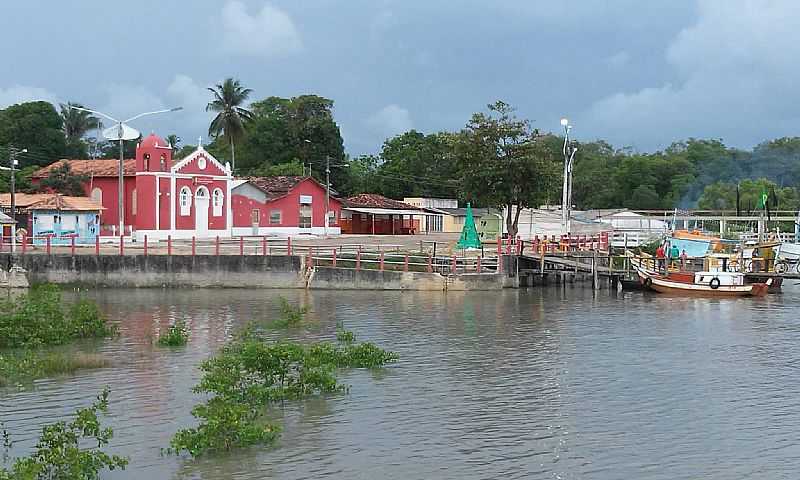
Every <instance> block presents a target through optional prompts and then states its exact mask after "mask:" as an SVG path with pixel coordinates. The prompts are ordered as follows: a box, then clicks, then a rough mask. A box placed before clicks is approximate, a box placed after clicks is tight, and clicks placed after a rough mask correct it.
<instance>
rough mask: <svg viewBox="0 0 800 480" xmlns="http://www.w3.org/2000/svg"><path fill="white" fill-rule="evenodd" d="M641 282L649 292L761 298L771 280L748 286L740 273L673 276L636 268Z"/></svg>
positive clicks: (697, 273)
mask: <svg viewBox="0 0 800 480" xmlns="http://www.w3.org/2000/svg"><path fill="white" fill-rule="evenodd" d="M634 268H635V269H636V273H637V274H638V276H639V281H640V282H641V283H642V285H643V286H644V287H645V288H647V289H648V290H653V291H655V292H658V293H667V294H672V295H682V296H695V297H760V296H763V295H766V294H767V291H768V290H769V285H770V283H771V282H772V280H767V281H766V282H765V283H750V284H745V282H744V274H743V273H738V272H670V273H667V274H665V275H664V274H661V273H658V272H654V271H652V270H649V269H647V268H645V267H644V266H642V265H634Z"/></svg>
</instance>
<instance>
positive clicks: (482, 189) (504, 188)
mask: <svg viewBox="0 0 800 480" xmlns="http://www.w3.org/2000/svg"><path fill="white" fill-rule="evenodd" d="M488 108H489V114H485V113H475V114H474V115H473V116H472V119H471V120H470V121H469V123H468V124H467V126H466V128H465V130H464V131H463V132H462V135H461V138H460V139H459V141H458V142H456V145H457V149H456V153H457V158H458V160H459V167H460V173H461V180H462V188H463V192H464V197H465V198H466V199H467V200H470V201H472V202H473V203H475V204H480V205H485V206H490V207H498V208H505V209H506V219H505V221H506V228H507V230H508V233H509V235H511V236H516V234H517V230H518V229H517V225H518V224H519V215H520V213H521V211H522V209H523V208H526V207H533V206H538V205H539V204H540V203H541V202H542V201H543V200H544V199H545V198H547V188H548V186H549V185H550V184H551V183H552V180H551V179H550V178H548V177H550V176H551V175H552V174H553V172H554V171H555V169H554V168H553V165H552V164H553V162H554V157H553V152H552V151H551V150H550V149H548V148H547V144H546V143H545V142H539V141H537V137H538V132H537V131H535V130H531V128H530V125H529V122H527V121H525V120H520V119H518V118H516V117H515V116H514V109H513V108H512V107H511V106H510V105H508V104H507V103H504V102H502V101H498V102H496V103H494V104H491V105H489V106H488Z"/></svg>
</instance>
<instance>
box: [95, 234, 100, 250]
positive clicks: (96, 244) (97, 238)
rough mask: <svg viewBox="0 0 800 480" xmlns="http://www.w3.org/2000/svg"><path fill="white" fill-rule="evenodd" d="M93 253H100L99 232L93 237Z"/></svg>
mask: <svg viewBox="0 0 800 480" xmlns="http://www.w3.org/2000/svg"><path fill="white" fill-rule="evenodd" d="M94 254H95V255H100V234H99V233H98V234H97V236H95V237H94Z"/></svg>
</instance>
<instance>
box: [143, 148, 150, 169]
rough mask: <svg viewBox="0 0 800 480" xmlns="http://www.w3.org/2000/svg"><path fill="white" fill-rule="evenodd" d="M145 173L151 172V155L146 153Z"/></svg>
mask: <svg viewBox="0 0 800 480" xmlns="http://www.w3.org/2000/svg"><path fill="white" fill-rule="evenodd" d="M144 171H145V172H149V171H150V154H149V153H145V154H144Z"/></svg>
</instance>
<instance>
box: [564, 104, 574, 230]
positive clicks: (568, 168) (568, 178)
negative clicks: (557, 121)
mask: <svg viewBox="0 0 800 480" xmlns="http://www.w3.org/2000/svg"><path fill="white" fill-rule="evenodd" d="M561 126H562V127H564V148H563V149H562V153H563V154H564V185H563V189H562V191H561V224H562V226H563V228H564V234H566V235H569V233H570V230H571V226H570V210H571V209H572V162H573V160H575V153H576V152H577V151H578V147H576V146H574V145H572V144H571V143H570V141H569V131H570V130H572V125H570V124H569V120H568V119H566V118H562V119H561Z"/></svg>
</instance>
